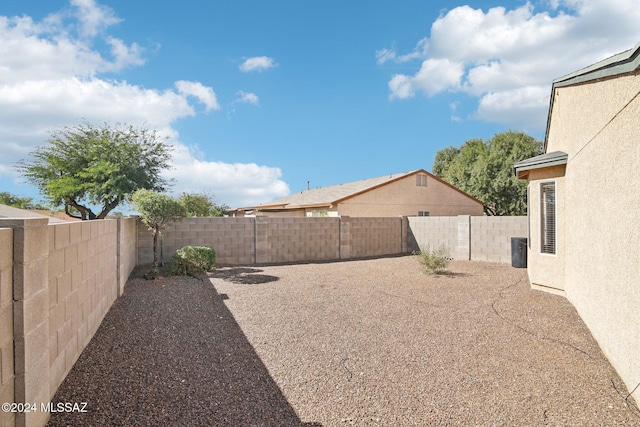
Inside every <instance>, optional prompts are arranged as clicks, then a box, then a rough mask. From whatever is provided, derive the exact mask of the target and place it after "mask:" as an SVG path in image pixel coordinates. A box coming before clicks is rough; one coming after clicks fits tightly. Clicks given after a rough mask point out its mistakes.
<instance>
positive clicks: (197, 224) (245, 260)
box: [137, 218, 256, 265]
mask: <svg viewBox="0 0 640 427" xmlns="http://www.w3.org/2000/svg"><path fill="white" fill-rule="evenodd" d="M255 233H256V224H255V221H254V218H185V219H184V220H182V221H181V222H179V223H177V224H174V225H172V226H170V227H168V229H167V230H165V232H164V233H163V234H164V237H163V247H164V251H163V252H164V261H165V262H169V261H170V260H171V257H172V256H173V254H175V252H176V251H177V250H178V249H180V248H181V247H183V246H189V245H191V246H209V247H212V248H214V249H215V251H216V262H217V263H218V264H221V265H225V264H228V265H240V264H253V263H254V262H255V252H256V248H255V240H256V239H255ZM137 236H138V237H137V264H138V265H143V264H151V262H152V261H153V235H152V234H151V231H149V229H148V228H147V227H146V226H145V225H144V224H143V223H142V222H141V221H138V223H137Z"/></svg>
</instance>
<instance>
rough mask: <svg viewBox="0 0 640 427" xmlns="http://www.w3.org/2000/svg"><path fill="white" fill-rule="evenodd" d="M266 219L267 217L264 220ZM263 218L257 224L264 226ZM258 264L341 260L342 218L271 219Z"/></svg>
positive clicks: (261, 236)
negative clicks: (264, 248) (264, 246)
mask: <svg viewBox="0 0 640 427" xmlns="http://www.w3.org/2000/svg"><path fill="white" fill-rule="evenodd" d="M262 218H265V217H262ZM262 218H260V219H259V222H257V224H263V223H264V222H263V219H262ZM267 224H268V227H267V228H266V230H265V232H264V233H259V234H258V237H259V240H258V242H259V243H263V240H264V239H266V249H267V251H265V252H260V254H259V256H258V257H257V259H256V263H258V264H259V263H275V262H285V263H286V262H301V261H328V260H335V259H339V258H340V218H295V217H282V218H277V217H276V218H269V219H268V222H267Z"/></svg>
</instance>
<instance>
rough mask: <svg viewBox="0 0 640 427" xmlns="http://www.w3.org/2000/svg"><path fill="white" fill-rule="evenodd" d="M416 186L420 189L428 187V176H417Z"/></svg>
mask: <svg viewBox="0 0 640 427" xmlns="http://www.w3.org/2000/svg"><path fill="white" fill-rule="evenodd" d="M416 185H417V186H418V187H426V186H427V175H416Z"/></svg>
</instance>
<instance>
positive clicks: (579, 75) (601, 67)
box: [544, 42, 640, 151]
mask: <svg viewBox="0 0 640 427" xmlns="http://www.w3.org/2000/svg"><path fill="white" fill-rule="evenodd" d="M638 69H640V42H639V43H638V44H636V45H635V46H634V47H633V48H631V49H629V50H625V51H624V52H621V53H618V54H616V55H613V56H611V57H609V58H607V59H603V60H602V61H599V62H596V63H595V64H593V65H589V66H588V67H585V68H582V69H580V70H578V71H574V72H573V73H570V74H567V75H565V76H562V77H560V78H557V79H555V80H554V81H553V84H552V86H551V101H550V103H549V113H548V116H547V131H546V133H545V138H544V150H545V151H546V150H547V140H548V138H549V127H550V126H551V112H552V110H553V103H554V100H555V93H556V88H558V87H564V86H571V85H575V84H579V83H587V82H591V81H596V80H600V79H604V78H610V77H615V76H620V75H623V74H628V73H632V72H634V71H636V70H638Z"/></svg>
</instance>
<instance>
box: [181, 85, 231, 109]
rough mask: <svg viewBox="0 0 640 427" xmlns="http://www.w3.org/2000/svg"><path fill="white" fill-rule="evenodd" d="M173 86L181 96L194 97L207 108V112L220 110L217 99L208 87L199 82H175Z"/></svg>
mask: <svg viewBox="0 0 640 427" xmlns="http://www.w3.org/2000/svg"><path fill="white" fill-rule="evenodd" d="M175 84H176V88H178V92H179V93H180V94H181V95H184V96H193V97H195V98H196V99H197V100H198V101H200V102H201V103H203V104H204V105H205V106H206V107H207V111H209V110H211V109H213V110H219V109H220V105H219V104H218V98H217V97H216V94H215V92H213V89H211V88H210V87H206V86H204V85H203V84H202V83H200V82H188V81H185V80H180V81H177V82H176V83H175Z"/></svg>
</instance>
